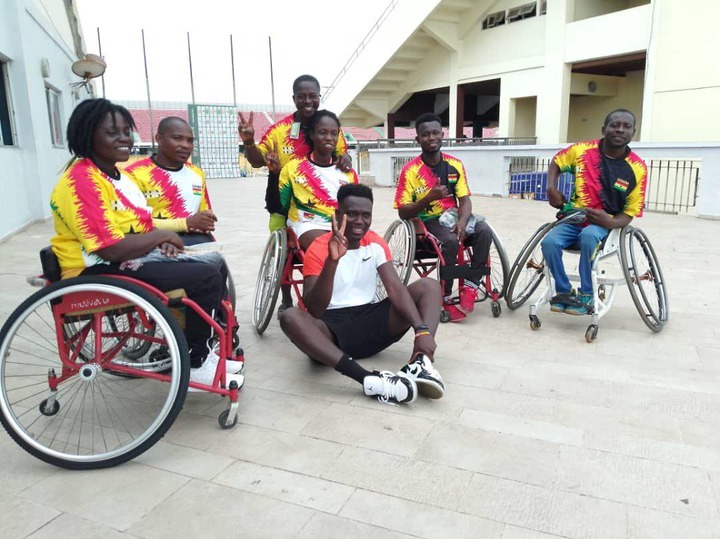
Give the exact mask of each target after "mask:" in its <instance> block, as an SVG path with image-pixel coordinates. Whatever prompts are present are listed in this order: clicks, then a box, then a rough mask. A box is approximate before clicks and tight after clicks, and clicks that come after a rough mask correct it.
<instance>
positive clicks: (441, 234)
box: [393, 113, 492, 322]
mask: <svg viewBox="0 0 720 539" xmlns="http://www.w3.org/2000/svg"><path fill="white" fill-rule="evenodd" d="M415 131H416V133H417V136H416V137H415V140H416V141H417V142H418V143H419V144H420V148H421V149H422V153H421V154H420V155H419V156H418V157H416V158H415V159H413V160H412V161H410V162H409V163H408V164H406V165H405V166H404V167H403V169H402V171H401V172H400V177H399V179H398V186H397V191H396V193H395V202H394V204H393V207H394V208H396V209H397V210H398V214H399V216H400V218H401V219H412V218H413V217H419V218H420V219H421V220H422V221H423V222H424V223H425V227H426V228H427V230H428V232H429V233H430V234H432V235H433V236H435V238H437V239H438V240H439V241H440V247H441V251H442V257H443V262H444V265H445V266H454V265H455V263H456V261H457V255H458V249H459V248H460V244H461V243H462V244H464V245H466V246H469V247H471V248H472V259H471V267H472V268H473V269H478V270H479V269H480V268H481V267H483V266H485V265H486V264H487V260H488V255H489V253H490V245H491V242H492V230H491V229H490V227H489V226H488V225H487V224H486V223H485V222H482V221H480V220H478V219H476V218H475V217H474V216H473V214H472V202H471V201H470V189H469V187H468V182H467V175H466V174H465V166H464V165H463V163H462V161H460V160H459V159H457V158H455V157H453V156H451V155H448V154H446V153H443V152H441V151H440V148H441V147H442V141H443V132H442V123H441V120H440V118H439V117H438V116H436V115H435V114H431V113H425V114H422V115H420V116H419V117H418V119H417V120H416V121H415ZM481 279H482V274H481V273H480V271H478V275H477V277H471V278H467V279H465V281H464V286H462V287H461V290H460V302H459V303H458V305H457V306H455V305H452V304H451V303H450V300H451V297H452V290H453V280H452V279H446V280H445V290H444V291H443V293H444V301H443V308H444V309H445V311H446V312H447V313H448V315H449V317H450V321H451V322H458V321H460V320H462V319H463V318H465V317H466V316H467V315H468V314H470V313H471V312H472V311H473V310H474V308H475V300H476V299H477V297H478V288H479V286H480V281H481Z"/></svg>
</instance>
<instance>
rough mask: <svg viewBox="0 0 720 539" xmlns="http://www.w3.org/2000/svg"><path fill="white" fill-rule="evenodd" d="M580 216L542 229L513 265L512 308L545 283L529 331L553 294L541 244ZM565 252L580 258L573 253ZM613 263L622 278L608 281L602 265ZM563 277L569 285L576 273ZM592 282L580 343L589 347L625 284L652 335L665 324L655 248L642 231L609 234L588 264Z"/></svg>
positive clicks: (666, 314)
mask: <svg viewBox="0 0 720 539" xmlns="http://www.w3.org/2000/svg"><path fill="white" fill-rule="evenodd" d="M583 216H584V214H583V213H582V212H574V213H572V214H570V215H566V216H563V217H562V218H561V219H559V220H557V221H554V222H551V223H546V224H544V225H542V226H541V227H540V228H538V229H537V230H536V231H535V233H534V234H533V235H532V237H531V238H530V239H529V240H528V241H527V243H526V244H525V246H524V247H523V248H522V249H521V250H520V253H519V254H518V256H517V258H516V259H515V262H514V263H513V266H512V268H511V270H510V278H509V280H508V286H507V290H506V292H505V302H506V303H507V306H508V307H509V308H510V309H511V310H515V309H517V308H519V307H521V306H522V305H524V304H525V303H526V302H527V301H528V300H529V299H530V298H531V297H532V296H533V295H534V294H535V292H536V291H537V290H538V289H539V287H540V284H541V283H542V282H543V281H544V282H545V288H544V289H542V292H541V294H540V298H539V299H537V300H536V301H535V302H534V303H532V304H531V305H530V313H529V318H530V328H531V329H533V330H537V329H540V327H541V325H542V324H541V322H540V318H539V317H538V314H537V313H538V309H539V308H540V307H542V306H543V305H546V304H549V302H550V299H551V298H552V297H553V296H554V295H555V282H554V279H553V278H552V276H551V274H550V270H549V268H548V266H547V264H545V259H544V256H543V253H542V250H541V246H540V244H541V242H542V240H543V238H544V237H545V236H546V235H547V233H548V232H550V230H552V229H553V228H555V227H556V226H557V225H559V224H561V223H568V222H577V221H578V219H581V220H582V218H583ZM566 251H567V252H570V253H575V254H579V251H577V250H575V249H566ZM612 259H616V260H618V261H619V264H620V268H621V271H622V277H610V276H609V275H608V272H607V269H605V268H604V267H603V266H604V265H607V262H609V261H610V260H612ZM603 262H605V263H606V264H603ZM568 277H569V278H570V281H571V282H578V283H579V282H580V276H579V275H571V274H569V273H568ZM592 281H593V310H592V313H591V314H590V316H591V321H590V325H588V327H587V330H586V331H585V340H586V341H587V342H588V343H591V342H593V341H594V340H595V339H596V338H597V334H598V327H599V322H600V319H601V318H603V317H604V316H605V315H606V314H607V313H608V312H609V311H610V308H611V307H612V304H613V300H614V299H615V293H616V291H617V288H618V287H619V286H622V285H627V286H628V289H629V290H630V296H631V297H632V300H633V303H634V304H635V307H636V309H637V311H638V313H639V314H640V318H641V319H642V321H643V322H644V323H645V325H646V326H647V327H648V328H650V329H651V330H652V331H653V332H656V333H657V332H660V331H662V329H663V327H664V326H665V324H667V322H668V317H669V307H668V297H667V289H666V287H665V279H664V278H663V274H662V270H661V268H660V262H659V261H658V259H657V255H656V254H655V250H654V249H653V247H652V244H651V243H650V240H649V239H648V237H647V235H646V234H645V233H644V232H643V231H642V230H641V229H639V228H636V227H634V226H630V225H628V226H626V227H624V228H622V229H617V228H616V229H613V230H611V231H610V234H608V236H607V238H606V239H605V240H604V242H603V243H602V244H601V247H600V251H599V252H598V254H597V255H596V257H595V259H594V261H593V265H592Z"/></svg>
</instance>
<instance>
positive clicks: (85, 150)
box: [67, 98, 137, 157]
mask: <svg viewBox="0 0 720 539" xmlns="http://www.w3.org/2000/svg"><path fill="white" fill-rule="evenodd" d="M107 114H112V117H113V121H114V120H115V114H120V116H122V118H123V119H124V120H125V122H126V123H127V124H128V125H129V126H130V128H131V129H133V130H136V129H137V128H136V126H135V120H133V117H132V115H131V114H130V112H129V111H128V110H127V109H126V108H125V107H123V106H122V105H116V104H114V103H111V102H110V101H108V100H107V99H102V98H98V99H86V100H85V101H83V102H82V103H80V104H79V105H78V106H77V107H75V110H73V112H72V114H71V115H70V120H68V126H67V141H68V148H69V150H70V153H72V154H73V155H75V156H77V157H89V156H90V154H91V153H92V150H93V148H92V142H93V136H94V135H95V131H96V130H97V128H98V125H100V122H102V121H103V119H104V118H105V116H106V115H107Z"/></svg>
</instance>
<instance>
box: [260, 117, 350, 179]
mask: <svg viewBox="0 0 720 539" xmlns="http://www.w3.org/2000/svg"><path fill="white" fill-rule="evenodd" d="M294 122H295V119H294V114H290V115H289V116H286V117H285V118H283V119H282V120H280V121H279V122H277V123H276V124H273V125H271V126H270V129H268V130H267V132H266V133H265V134H264V135H263V138H262V139H260V142H259V143H258V145H257V148H258V150H260V153H262V154H263V156H265V155H267V153H268V152H270V151H272V150H273V148H275V149H276V150H277V153H278V160H279V161H280V166H282V167H284V166H285V165H287V164H288V163H289V162H290V161H291V160H292V159H299V158H303V157H307V156H309V155H310V145H309V144H308V141H307V135H306V134H305V130H304V129H302V128H301V127H300V126H299V125H298V126H297V127H296V128H295V129H293V123H294ZM295 130H296V131H297V133H295V132H294V131H295ZM345 153H347V142H346V141H345V136H344V135H343V133H342V129H341V130H340V136H339V137H338V142H337V146H336V147H335V156H340V155H343V154H345Z"/></svg>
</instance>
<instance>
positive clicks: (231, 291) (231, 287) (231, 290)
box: [227, 270, 237, 312]
mask: <svg viewBox="0 0 720 539" xmlns="http://www.w3.org/2000/svg"><path fill="white" fill-rule="evenodd" d="M227 289H228V300H229V301H230V305H232V308H233V312H235V307H236V302H237V297H236V295H237V291H236V290H235V280H234V279H233V276H232V273H230V271H229V270H228V276H227Z"/></svg>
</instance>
